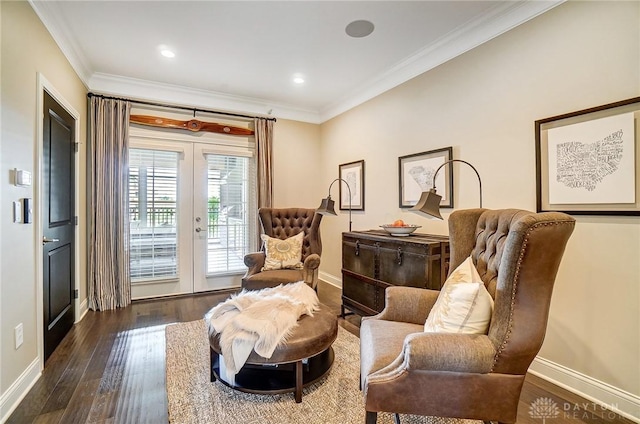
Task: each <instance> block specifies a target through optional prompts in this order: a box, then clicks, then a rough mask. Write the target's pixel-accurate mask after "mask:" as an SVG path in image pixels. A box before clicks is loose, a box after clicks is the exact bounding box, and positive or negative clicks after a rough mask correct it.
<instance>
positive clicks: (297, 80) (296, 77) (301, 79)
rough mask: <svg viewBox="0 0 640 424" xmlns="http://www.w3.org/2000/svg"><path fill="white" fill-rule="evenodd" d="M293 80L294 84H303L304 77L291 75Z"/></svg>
mask: <svg viewBox="0 0 640 424" xmlns="http://www.w3.org/2000/svg"><path fill="white" fill-rule="evenodd" d="M293 82H295V83H296V84H304V78H302V77H301V76H295V77H293Z"/></svg>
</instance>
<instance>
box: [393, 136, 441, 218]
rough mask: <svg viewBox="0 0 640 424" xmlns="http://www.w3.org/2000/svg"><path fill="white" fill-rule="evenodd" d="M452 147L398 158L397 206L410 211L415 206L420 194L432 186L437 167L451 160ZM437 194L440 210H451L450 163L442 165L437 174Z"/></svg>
mask: <svg viewBox="0 0 640 424" xmlns="http://www.w3.org/2000/svg"><path fill="white" fill-rule="evenodd" d="M452 156H453V148H452V147H445V148H442V149H437V150H430V151H428V152H422V153H415V154H413V155H407V156H400V157H399V158H398V173H399V184H400V187H399V188H400V190H399V194H400V199H399V200H400V207H401V208H410V207H412V206H414V205H415V204H416V203H418V200H420V195H421V194H422V192H423V191H429V190H430V189H431V188H432V186H433V177H434V174H435V173H436V171H437V170H438V168H439V167H440V166H441V165H442V164H444V163H445V162H446V161H448V160H451V159H452ZM435 183H436V187H435V188H436V192H437V193H438V194H439V195H440V196H442V200H441V201H440V207H442V208H453V162H451V163H449V164H447V165H445V166H444V167H442V169H441V170H440V171H439V172H438V174H437V175H436V181H435Z"/></svg>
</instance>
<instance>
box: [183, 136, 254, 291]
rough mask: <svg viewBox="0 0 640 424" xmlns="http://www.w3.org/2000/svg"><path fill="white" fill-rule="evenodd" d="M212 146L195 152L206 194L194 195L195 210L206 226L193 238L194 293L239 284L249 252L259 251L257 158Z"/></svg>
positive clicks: (197, 181) (199, 184)
mask: <svg viewBox="0 0 640 424" xmlns="http://www.w3.org/2000/svg"><path fill="white" fill-rule="evenodd" d="M207 149H211V146H206V145H202V146H197V147H196V148H195V151H194V166H195V169H194V189H195V192H196V193H202V197H199V196H198V195H196V196H195V198H194V211H196V221H197V220H198V219H200V220H201V221H200V223H201V224H203V226H202V227H201V228H202V231H200V232H197V233H198V236H196V240H195V242H194V259H195V269H194V287H195V291H205V290H214V289H221V288H230V287H239V286H240V282H241V278H242V275H244V273H245V271H246V266H245V265H244V255H246V254H247V253H249V252H250V251H253V250H254V249H255V248H254V247H253V246H255V238H256V235H255V234H256V221H255V219H256V216H257V215H256V206H255V203H256V202H255V183H254V181H255V165H254V159H253V157H250V156H237V155H233V154H216V153H211V152H209V151H208V150H207ZM205 226H206V227H205ZM205 228H206V231H204V229H205Z"/></svg>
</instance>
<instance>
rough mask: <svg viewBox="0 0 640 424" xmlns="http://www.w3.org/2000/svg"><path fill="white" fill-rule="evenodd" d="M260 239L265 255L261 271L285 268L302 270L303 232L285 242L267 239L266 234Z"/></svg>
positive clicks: (271, 238)
mask: <svg viewBox="0 0 640 424" xmlns="http://www.w3.org/2000/svg"><path fill="white" fill-rule="evenodd" d="M260 237H261V238H262V241H263V242H264V253H265V255H266V258H265V260H264V266H263V267H262V271H269V270H273V269H286V268H293V269H302V242H303V240H304V232H302V231H301V232H299V233H298V234H296V235H295V236H292V237H289V238H288V239H286V240H280V239H278V238H273V237H269V236H268V235H266V234H262V235H261V236H260Z"/></svg>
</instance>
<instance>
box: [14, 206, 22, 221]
mask: <svg viewBox="0 0 640 424" xmlns="http://www.w3.org/2000/svg"><path fill="white" fill-rule="evenodd" d="M13 222H15V223H16V224H20V223H21V222H22V202H21V201H20V200H17V201H15V202H13Z"/></svg>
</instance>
